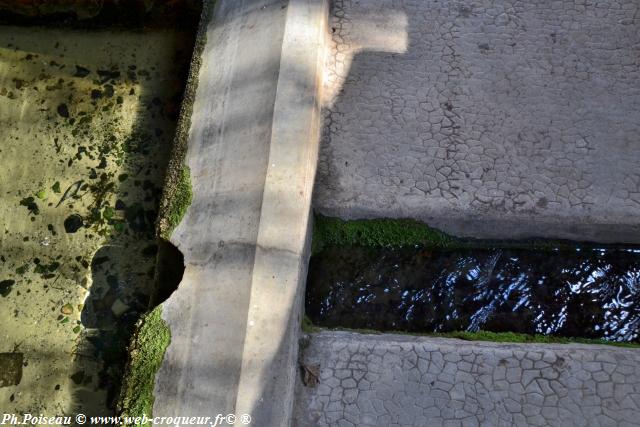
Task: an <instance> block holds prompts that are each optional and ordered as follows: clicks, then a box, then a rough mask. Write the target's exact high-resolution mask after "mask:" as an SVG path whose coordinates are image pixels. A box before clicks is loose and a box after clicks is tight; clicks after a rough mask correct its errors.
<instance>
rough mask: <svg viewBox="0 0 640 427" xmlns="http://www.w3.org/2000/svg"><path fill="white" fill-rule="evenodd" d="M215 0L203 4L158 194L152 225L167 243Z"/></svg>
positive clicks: (171, 229)
mask: <svg viewBox="0 0 640 427" xmlns="http://www.w3.org/2000/svg"><path fill="white" fill-rule="evenodd" d="M215 3H216V2H215V0H203V2H202V13H201V15H200V22H199V24H198V31H197V33H196V39H195V45H194V47H193V54H192V56H191V64H190V65H189V73H188V75H187V83H186V86H185V89H184V94H183V96H182V104H181V105H180V115H179V116H178V124H177V126H176V134H175V136H174V139H173V146H172V148H171V155H170V157H169V164H168V165H167V173H166V175H165V179H164V186H163V190H162V198H161V199H160V206H159V208H158V220H157V222H156V235H157V236H158V237H160V238H164V239H166V240H170V238H171V232H172V231H173V228H174V227H175V226H177V225H178V224H171V222H170V218H169V216H170V213H171V208H172V201H173V199H174V198H175V196H176V192H177V191H178V190H179V188H180V182H181V178H182V173H183V171H184V169H185V166H186V165H185V157H186V154H187V146H188V144H189V128H190V127H191V116H192V113H193V104H194V102H195V98H196V91H197V89H198V76H199V75H200V67H201V65H202V53H203V52H204V47H205V45H206V43H207V27H208V25H209V20H210V19H211V16H212V15H213V8H214V6H215Z"/></svg>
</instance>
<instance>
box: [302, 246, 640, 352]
mask: <svg viewBox="0 0 640 427" xmlns="http://www.w3.org/2000/svg"><path fill="white" fill-rule="evenodd" d="M306 312H307V315H309V317H310V318H311V320H312V321H313V322H314V323H316V324H318V325H321V326H327V327H348V328H368V329H376V330H385V331H388V330H402V331H410V332H445V331H453V330H468V331H478V330H480V329H482V330H488V331H495V332H503V331H511V332H520V333H529V334H534V333H536V334H552V335H557V336H566V337H585V338H604V339H608V340H613V341H638V339H639V332H640V251H638V250H621V249H606V250H605V249H589V250H584V249H583V250H580V249H576V250H568V251H560V250H555V251H548V252H546V251H539V252H538V251H527V250H513V249H509V250H499V249H491V250H489V249H487V250H475V249H474V250H457V251H430V250H426V249H423V248H402V249H386V248H385V249H370V248H357V247H338V248H332V249H329V250H325V251H324V252H323V253H322V254H320V255H317V256H314V257H312V259H311V264H310V267H309V278H308V282H307V297H306Z"/></svg>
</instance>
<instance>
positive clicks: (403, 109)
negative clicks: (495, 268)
mask: <svg viewBox="0 0 640 427" xmlns="http://www.w3.org/2000/svg"><path fill="white" fill-rule="evenodd" d="M330 27H331V28H330V31H332V38H333V46H332V52H331V55H329V56H330V58H329V59H328V61H327V68H328V70H327V72H326V83H325V84H326V93H327V94H328V99H327V100H326V108H325V112H324V118H325V129H324V135H323V141H322V148H321V156H320V164H319V170H318V179H317V183H316V194H315V200H314V204H315V207H316V209H317V210H319V211H320V212H322V213H325V214H329V215H337V216H342V217H346V218H355V217H370V216H388V217H407V216H408V217H414V218H418V219H421V220H424V221H426V222H428V223H429V224H431V225H434V226H436V227H439V228H442V229H444V230H446V231H449V232H452V233H455V234H459V235H466V236H475V237H485V238H486V237H488V238H505V237H509V238H517V237H527V236H544V237H561V238H573V239H594V240H599V241H627V242H640V227H639V226H638V223H639V222H640V221H639V219H640V172H639V171H640V154H639V153H640V151H639V150H638V148H639V145H638V135H639V134H640V59H639V58H640V3H638V2H637V1H636V0H606V1H598V2H589V1H585V0H558V1H547V0H544V1H542V0H535V1H523V0H507V1H503V0H461V1H435V0H361V1H357V0H335V1H334V2H333V7H332V11H331V16H330Z"/></svg>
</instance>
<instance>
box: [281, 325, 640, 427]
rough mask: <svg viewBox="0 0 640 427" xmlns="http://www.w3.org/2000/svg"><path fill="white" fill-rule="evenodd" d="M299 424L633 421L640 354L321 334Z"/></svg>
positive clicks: (308, 345) (305, 354)
mask: <svg viewBox="0 0 640 427" xmlns="http://www.w3.org/2000/svg"><path fill="white" fill-rule="evenodd" d="M306 339H307V341H306V342H305V346H303V350H302V352H301V363H302V365H303V366H306V367H307V368H308V369H309V370H310V371H311V372H314V373H315V374H316V375H317V380H314V381H309V380H308V376H307V381H306V382H307V384H308V385H309V386H305V385H304V384H303V383H302V381H299V382H298V388H297V394H296V396H297V401H296V407H295V419H294V424H295V425H296V426H300V427H304V426H340V427H354V426H363V427H367V426H380V427H383V426H384V427H388V426H394V427H396V426H427V425H434V426H435V425H438V426H440V425H442V426H478V425H482V426H513V425H518V426H524V425H528V426H634V425H638V419H639V417H640V352H639V351H638V350H637V349H624V348H616V347H611V346H593V345H578V344H568V345H559V344H558V345H550V344H500V343H488V342H468V341H461V340H455V339H438V338H428V337H415V336H402V335H390V334H389V335H386V334H385V335H361V334H356V333H349V332H321V333H316V334H311V335H310V336H309V337H307V338H306Z"/></svg>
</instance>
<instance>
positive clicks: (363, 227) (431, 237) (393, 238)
mask: <svg viewBox="0 0 640 427" xmlns="http://www.w3.org/2000/svg"><path fill="white" fill-rule="evenodd" d="M458 243H459V241H458V239H456V238H454V237H452V236H449V235H448V234H446V233H443V232H441V231H438V230H436V229H433V228H431V227H429V226H427V225H425V224H423V223H421V222H418V221H415V220H412V219H360V220H351V221H343V220H341V219H338V218H329V217H325V216H321V215H316V217H315V222H314V227H313V245H312V251H313V253H314V254H316V253H318V252H320V251H322V249H324V248H325V247H327V246H378V247H381V246H408V245H422V246H428V247H437V248H449V247H452V246H454V245H456V244H458Z"/></svg>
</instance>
